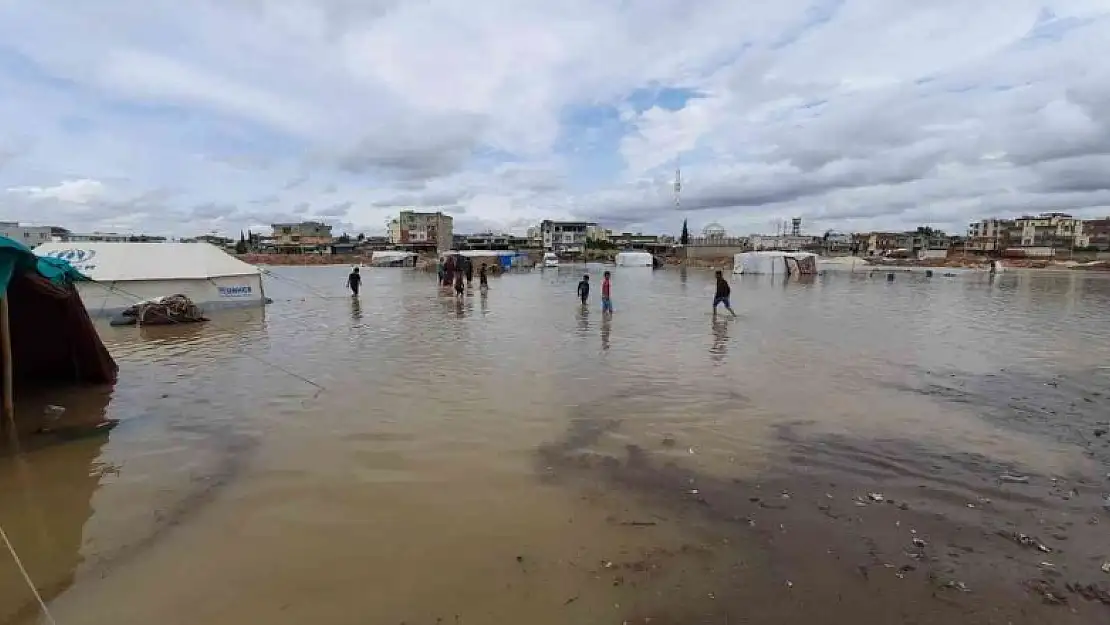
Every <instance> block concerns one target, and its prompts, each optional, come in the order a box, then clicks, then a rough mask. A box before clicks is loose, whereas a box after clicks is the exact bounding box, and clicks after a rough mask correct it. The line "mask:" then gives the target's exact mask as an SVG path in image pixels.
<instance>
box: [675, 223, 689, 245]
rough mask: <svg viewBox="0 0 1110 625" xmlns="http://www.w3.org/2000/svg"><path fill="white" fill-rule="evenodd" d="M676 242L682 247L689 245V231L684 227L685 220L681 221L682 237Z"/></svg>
mask: <svg viewBox="0 0 1110 625" xmlns="http://www.w3.org/2000/svg"><path fill="white" fill-rule="evenodd" d="M678 242H679V243H681V244H683V245H689V243H690V229H689V228H687V227H686V220H685V219H683V220H682V236H681V237H679V239H678Z"/></svg>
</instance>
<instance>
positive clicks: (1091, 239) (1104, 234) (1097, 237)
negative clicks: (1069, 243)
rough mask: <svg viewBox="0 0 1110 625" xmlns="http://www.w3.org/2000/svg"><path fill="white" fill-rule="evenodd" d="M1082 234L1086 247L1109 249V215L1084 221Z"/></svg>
mask: <svg viewBox="0 0 1110 625" xmlns="http://www.w3.org/2000/svg"><path fill="white" fill-rule="evenodd" d="M1083 236H1084V237H1086V239H1087V246H1088V247H1094V248H1097V249H1099V250H1100V251H1103V252H1105V251H1107V250H1110V217H1103V218H1102V219H1088V220H1086V221H1084V222H1083Z"/></svg>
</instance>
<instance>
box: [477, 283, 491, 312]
mask: <svg viewBox="0 0 1110 625" xmlns="http://www.w3.org/2000/svg"><path fill="white" fill-rule="evenodd" d="M480 291H481V293H480V294H479V295H480V296H479V300H478V305H479V307H480V308H479V310H480V311H481V312H482V316H483V317H485V316H486V315H487V314H489V289H480Z"/></svg>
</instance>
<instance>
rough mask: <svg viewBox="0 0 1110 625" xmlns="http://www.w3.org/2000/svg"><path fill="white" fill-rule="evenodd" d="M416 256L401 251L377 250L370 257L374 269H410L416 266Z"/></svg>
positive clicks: (412, 253)
mask: <svg viewBox="0 0 1110 625" xmlns="http://www.w3.org/2000/svg"><path fill="white" fill-rule="evenodd" d="M416 257H417V254H416V253H415V252H405V251H402V250H378V251H376V252H374V253H373V254H372V255H371V256H370V264H371V265H373V266H374V267H412V266H414V265H415V264H416Z"/></svg>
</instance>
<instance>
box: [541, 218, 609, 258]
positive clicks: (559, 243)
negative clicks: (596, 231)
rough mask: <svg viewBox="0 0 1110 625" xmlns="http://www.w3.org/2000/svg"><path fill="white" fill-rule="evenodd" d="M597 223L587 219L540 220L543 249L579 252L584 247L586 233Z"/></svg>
mask: <svg viewBox="0 0 1110 625" xmlns="http://www.w3.org/2000/svg"><path fill="white" fill-rule="evenodd" d="M590 228H597V224H596V223H593V222H589V221H552V220H550V219H545V220H543V221H542V222H540V233H541V234H542V235H543V249H545V250H554V251H559V252H580V251H582V250H583V249H585V247H586V241H587V240H588V238H587V233H588V232H589V231H590Z"/></svg>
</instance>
